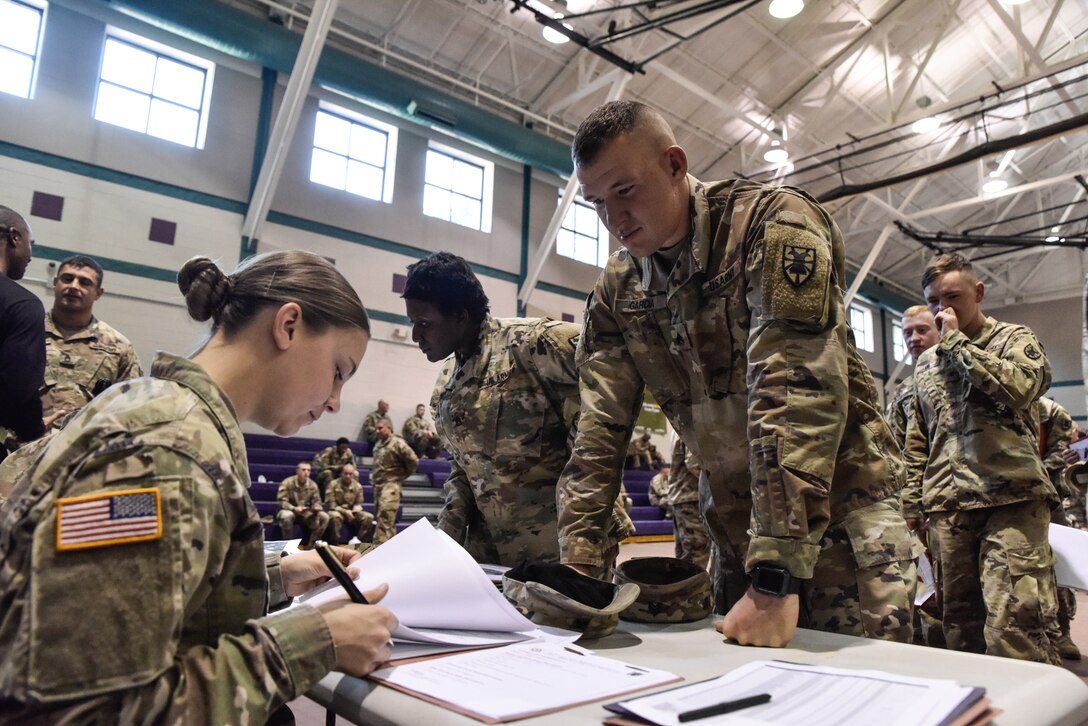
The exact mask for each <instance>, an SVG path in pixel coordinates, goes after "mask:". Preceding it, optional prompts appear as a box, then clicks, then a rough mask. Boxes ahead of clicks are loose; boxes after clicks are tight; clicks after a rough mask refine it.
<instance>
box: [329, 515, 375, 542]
mask: <svg viewBox="0 0 1088 726" xmlns="http://www.w3.org/2000/svg"><path fill="white" fill-rule="evenodd" d="M344 522H347V523H348V531H349V532H350V533H351V536H352V537H358V538H359V541H360V542H365V541H366V540H367V539H368V538H369V537H370V530H371V529H372V528H373V527H374V515H373V514H371V513H370V512H355V511H352V510H351V509H348V508H347V507H332V508H330V509H329V528H328V529H327V530H325V539H327V540H328V541H329V544H340V533H341V532H342V531H343V527H344ZM348 539H351V537H349V538H348Z"/></svg>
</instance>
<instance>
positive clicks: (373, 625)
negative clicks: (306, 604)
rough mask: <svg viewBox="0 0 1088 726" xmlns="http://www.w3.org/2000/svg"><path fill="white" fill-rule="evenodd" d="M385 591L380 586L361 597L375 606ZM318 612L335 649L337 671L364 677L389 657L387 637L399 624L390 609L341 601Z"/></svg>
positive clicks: (323, 606) (330, 604)
mask: <svg viewBox="0 0 1088 726" xmlns="http://www.w3.org/2000/svg"><path fill="white" fill-rule="evenodd" d="M387 592H389V586H388V585H379V586H378V587H376V588H374V589H373V590H369V591H368V592H365V593H363V595H364V596H365V597H366V599H367V600H368V601H369V602H370V603H377V602H379V601H380V600H381V599H382V598H383V597H385V594H386V593H387ZM319 609H320V610H321V614H322V615H324V616H325V623H326V624H327V625H328V626H329V632H330V633H332V642H333V643H334V644H335V646H336V670H338V671H343V672H344V673H349V674H351V675H353V676H365V675H366V674H367V673H370V671H372V670H374V669H375V668H377V667H378V666H379V665H381V664H382V663H384V662H385V661H386V660H387V659H388V658H389V652H390V649H391V646H392V640H391V639H390V638H391V636H392V633H393V631H394V630H396V629H397V624H398V623H397V618H396V616H395V615H393V613H391V612H389V610H387V609H385V608H383V607H381V606H380V605H375V604H371V605H356V604H355V603H352V602H346V601H344V600H338V601H336V602H332V603H326V604H325V605H322V606H321V607H320V608H319Z"/></svg>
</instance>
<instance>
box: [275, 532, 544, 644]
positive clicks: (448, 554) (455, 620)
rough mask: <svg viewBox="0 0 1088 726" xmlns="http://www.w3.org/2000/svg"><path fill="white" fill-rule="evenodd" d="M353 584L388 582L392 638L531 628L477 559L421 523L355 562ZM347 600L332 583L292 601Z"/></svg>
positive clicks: (386, 604) (364, 586) (366, 586)
mask: <svg viewBox="0 0 1088 726" xmlns="http://www.w3.org/2000/svg"><path fill="white" fill-rule="evenodd" d="M357 566H358V568H359V571H360V575H359V577H358V579H356V580H355V584H356V585H357V586H358V587H359V589H360V590H362V591H364V592H365V591H367V590H370V589H373V588H375V587H377V586H378V585H380V584H381V583H383V582H384V583H388V585H389V594H388V595H386V596H385V598H384V599H383V600H382V602H381V604H382V605H383V606H384V607H386V608H389V610H391V611H392V612H393V614H394V615H396V616H397V619H398V620H400V623H401V626H402V627H401V628H398V629H397V630H396V632H394V633H393V637H394V638H403V639H406V640H418V639H419V638H416V637H412V632H411V629H412V628H437V629H442V630H490V631H499V632H512V633H513V632H524V631H528V630H535V629H536V625H534V624H533V623H532V622H531V621H530V620H529V619H528V618H526V617H525V616H523V615H522V614H521V613H519V612H518V611H517V610H516V609H515V608H514V606H513V605H511V604H510V603H509V602H508V601H507V600H506V598H504V597H503V596H502V593H500V592H499V591H498V590H497V589H496V588H495V585H493V584H492V583H491V581H490V580H489V579H488V577H487V575H485V574H484V572H483V570H481V569H480V566H479V565H478V564H477V563H476V561H475V560H473V559H472V557H471V556H470V555H469V554H468V552H466V551H465V550H464V549H463V548H462V547H461V546H460V545H458V544H457V543H456V542H454V541H453V540H452V539H450V537H449V536H448V535H446V534H445V533H443V532H439V531H438V530H436V529H434V528H433V527H432V526H431V525H430V523H428V522H427V521H426V520H425V519H421V520H419V521H418V522H416V523H415V524H413V525H412V526H411V527H409V528H408V529H406V530H404V531H403V532H401V533H400V534H398V535H397V536H395V537H393V538H392V539H391V540H389V541H388V542H385V543H384V544H382V545H381V546H380V547H377V548H375V549H374V550H373V551H371V552H370V553H369V554H367V556H366V557H365V558H364V559H362V560H359V561H358V562H357ZM340 599H347V594H346V593H345V592H344V591H343V589H342V588H340V587H339V586H338V585H337V584H336V583H335V582H330V583H326V584H325V585H323V586H322V587H319V588H316V589H315V590H312V591H311V592H309V593H307V594H306V595H303V596H302V597H300V598H297V599H296V602H297V603H299V604H309V605H320V604H321V603H325V602H330V601H333V600H340Z"/></svg>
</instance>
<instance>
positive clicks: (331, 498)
mask: <svg viewBox="0 0 1088 726" xmlns="http://www.w3.org/2000/svg"><path fill="white" fill-rule="evenodd" d="M325 503H326V504H328V505H329V509H336V508H337V507H339V508H341V509H351V508H353V507H361V506H363V485H362V484H360V483H359V480H358V479H356V478H355V477H352V478H351V481H349V482H347V483H345V482H344V480H343V478H342V477H337V478H336V479H333V480H332V481H331V482H329V486H328V487H327V488H326V489H325Z"/></svg>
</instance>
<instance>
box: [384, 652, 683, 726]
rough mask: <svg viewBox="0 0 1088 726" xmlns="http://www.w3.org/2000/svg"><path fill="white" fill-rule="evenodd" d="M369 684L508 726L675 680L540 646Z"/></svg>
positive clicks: (479, 655)
mask: <svg viewBox="0 0 1088 726" xmlns="http://www.w3.org/2000/svg"><path fill="white" fill-rule="evenodd" d="M371 678H374V679H376V680H379V681H382V682H384V683H387V684H389V685H393V686H397V687H400V688H403V689H406V690H408V691H412V692H415V693H417V694H420V695H423V696H426V697H429V698H431V699H435V700H438V701H443V702H445V703H447V704H450V705H452V706H453V707H454V708H456V709H458V710H460V711H463V712H464V711H467V712H471V713H472V714H478V715H481V716H484V717H486V718H490V719H495V720H512V719H515V718H518V717H521V716H525V715H528V714H535V713H541V712H546V711H552V710H556V709H560V708H564V707H566V706H572V705H575V704H580V703H587V702H589V701H595V700H600V699H603V698H608V697H609V696H615V695H618V694H622V693H630V692H631V691H634V690H637V689H641V688H651V687H653V686H657V685H661V684H663V683H669V682H670V681H674V680H678V679H679V677H678V676H676V675H674V674H672V673H668V672H666V671H659V670H653V669H649V668H640V667H637V666H633V665H629V664H627V663H623V662H621V661H618V660H613V659H611V658H602V657H601V656H598V655H590V654H585V651H581V650H579V649H570V648H566V647H564V646H562V645H557V644H553V643H541V642H531V643H518V644H516V645H508V646H505V647H502V648H492V649H490V650H483V651H474V652H472V653H465V654H463V655H451V656H449V657H447V658H438V659H436V660H429V661H423V662H419V663H411V664H409V665H404V666H394V667H392V668H383V669H381V670H378V671H375V672H374V673H372V674H371Z"/></svg>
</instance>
